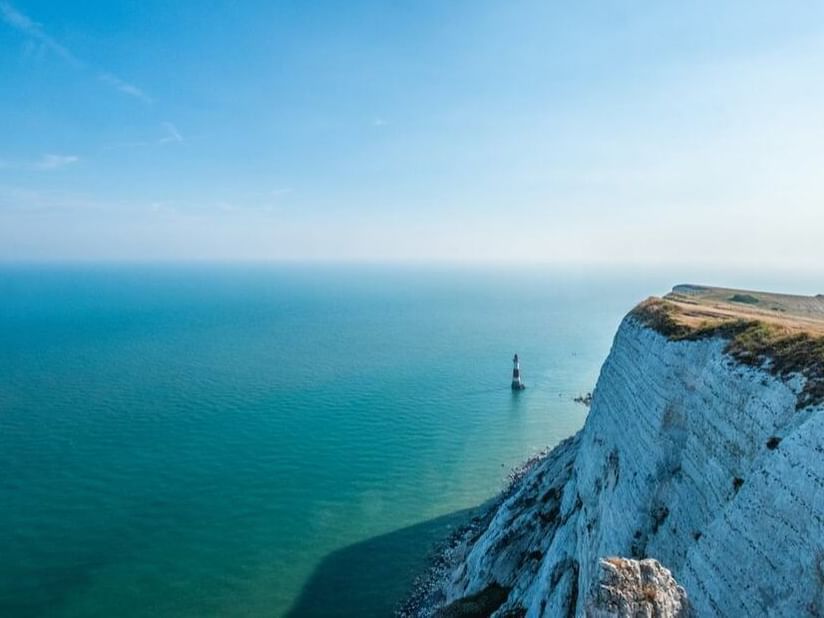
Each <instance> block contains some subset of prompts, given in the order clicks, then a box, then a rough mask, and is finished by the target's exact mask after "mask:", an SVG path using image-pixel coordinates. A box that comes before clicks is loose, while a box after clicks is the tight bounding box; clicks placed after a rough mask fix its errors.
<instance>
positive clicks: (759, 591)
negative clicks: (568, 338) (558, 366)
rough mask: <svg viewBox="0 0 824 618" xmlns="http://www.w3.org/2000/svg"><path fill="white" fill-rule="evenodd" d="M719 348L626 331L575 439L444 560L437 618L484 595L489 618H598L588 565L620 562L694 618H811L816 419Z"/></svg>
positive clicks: (821, 612) (820, 594)
mask: <svg viewBox="0 0 824 618" xmlns="http://www.w3.org/2000/svg"><path fill="white" fill-rule="evenodd" d="M727 343H728V342H727V341H726V340H725V338H724V337H723V336H720V335H717V336H710V337H703V338H698V339H696V340H673V339H672V338H668V337H667V336H666V335H664V334H660V333H659V332H658V331H657V330H656V329H654V328H652V327H650V326H649V325H647V324H646V323H645V322H644V321H643V320H642V319H639V318H638V317H637V316H636V315H633V314H630V315H629V316H627V318H625V319H624V321H623V323H622V324H621V326H620V329H619V330H618V333H617V335H616V337H615V340H614V343H613V346H612V350H611V352H610V354H609V356H608V358H607V359H606V361H605V363H604V365H603V368H602V370H601V375H600V377H599V379H598V383H597V386H596V389H595V391H594V394H593V399H592V407H591V410H590V413H589V416H588V418H587V420H586V424H585V426H584V428H583V429H582V430H581V431H580V432H579V433H578V434H577V435H575V436H573V437H572V438H569V439H568V440H566V441H564V442H562V443H561V444H559V445H558V446H557V447H556V448H555V449H554V450H552V451H551V452H550V453H549V454H548V455H547V456H546V457H545V458H543V459H542V460H541V461H540V462H539V463H538V464H537V465H535V466H533V467H532V468H531V469H530V470H529V472H528V473H527V474H526V475H525V476H524V478H523V479H521V480H520V481H519V482H518V484H517V485H516V487H515V488H514V490H513V491H512V492H511V493H510V494H508V497H507V498H506V499H505V500H504V501H503V502H502V503H501V504H500V505H499V506H498V507H497V509H496V511H495V512H494V514H493V515H492V516H491V519H490V520H489V522H488V525H486V524H484V526H483V527H482V528H481V529H480V530H477V531H476V532H474V533H470V534H467V535H466V537H465V538H464V539H463V540H462V541H461V542H460V543H459V544H458V545H457V546H456V547H454V548H453V550H452V551H451V552H450V554H449V556H448V560H447V563H448V567H447V568H446V572H445V575H444V576H443V578H442V580H441V581H440V583H438V584H437V586H436V587H437V591H436V593H435V594H434V595H433V597H432V598H435V599H436V601H435V602H436V605H437V606H439V607H440V608H441V609H440V610H439V611H440V613H441V615H470V614H468V613H464V614H462V613H461V612H460V611H458V609H459V605H460V603H461V599H467V598H470V599H472V598H476V597H478V596H479V595H480V596H482V595H483V594H484V591H486V590H489V589H490V587H494V589H495V590H496V591H499V590H501V589H503V590H504V591H505V592H504V593H503V594H500V595H499V598H498V601H496V602H495V603H494V607H491V608H489V610H488V611H489V612H492V611H494V614H493V615H494V616H530V617H533V616H534V617H538V616H546V617H553V618H554V617H560V616H564V617H566V616H586V615H592V616H595V615H598V616H606V615H611V614H609V612H608V611H605V610H603V607H601V608H600V609H597V612H601V613H597V612H596V610H595V609H593V608H594V607H595V605H594V603H595V601H596V600H597V599H598V598H599V594H600V593H603V592H604V590H603V586H604V584H603V581H601V580H602V577H603V573H602V570H603V568H604V566H603V565H602V564H601V559H602V558H605V557H610V556H622V557H626V558H634V559H646V558H652V559H655V560H657V561H658V562H660V564H661V565H663V566H664V567H666V569H669V571H671V573H672V576H673V577H674V579H675V581H677V584H678V585H680V587H681V588H682V589H683V590H682V592H683V591H686V597H687V599H688V602H689V606H690V607H691V611H692V612H693V615H696V616H700V617H704V616H730V617H733V616H734V617H741V616H824V407H822V404H821V403H820V402H813V403H812V404H810V403H809V402H806V403H804V404H803V405H802V404H799V403H798V402H799V401H803V400H802V399H799V397H800V395H801V394H802V391H803V389H804V385H805V381H806V378H805V377H804V376H803V375H801V374H789V375H787V374H785V375H781V374H776V373H775V372H772V371H769V370H768V367H761V366H758V365H757V364H756V365H752V364H750V365H747V364H743V363H741V362H739V361H737V360H735V359H734V358H733V357H732V356H730V355H729V354H728V353H726V351H725V350H726V346H727ZM667 575H668V574H667ZM679 594H680V593H679ZM673 595H674V596H672V598H673V599H675V600H678V601H679V603H680V601H681V600H682V599H680V597H678V594H675V593H673ZM502 600H503V602H501V601H502ZM450 604H451V608H452V609H451V610H450V609H449V608H450ZM679 607H680V606H679ZM444 608H447V609H446V611H445V610H444ZM588 608H589V609H588ZM430 611H431V608H430ZM678 611H681V610H678ZM480 613H481V614H482V613H483V611H481V612H480ZM615 615H619V614H618V613H616V614H615ZM621 615H623V614H621ZM627 615H634V614H627ZM639 615H645V614H639ZM649 615H679V616H680V615H687V614H686V613H677V612H672V613H670V614H655V613H650V614H649Z"/></svg>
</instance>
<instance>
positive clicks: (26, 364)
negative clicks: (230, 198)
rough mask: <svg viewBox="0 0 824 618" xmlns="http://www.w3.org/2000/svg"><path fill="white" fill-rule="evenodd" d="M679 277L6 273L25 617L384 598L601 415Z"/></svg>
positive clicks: (297, 270)
mask: <svg viewBox="0 0 824 618" xmlns="http://www.w3.org/2000/svg"><path fill="white" fill-rule="evenodd" d="M659 291H665V290H661V289H657V288H655V289H651V288H650V283H649V282H648V281H634V282H628V281H627V280H616V279H614V278H606V277H604V278H603V279H597V278H594V277H592V276H587V277H581V276H580V275H574V274H568V275H565V274H559V273H550V272H544V271H538V270H526V271H514V270H512V271H506V270H497V271H483V270H469V269H465V270H454V269H453V270H449V269H442V270H436V269H411V268H410V269H401V268H395V269H392V268H388V267H372V268H369V267H359V268H355V267H352V268H331V267H328V268H327V267H315V268H309V267H290V268H285V267H280V268H275V267H218V266H212V267H206V266H203V267H161V266H156V267H125V266H121V267H94V266H88V267H71V268H69V267H66V268H49V267H33V266H32V267H22V266H21V267H4V269H3V270H2V271H0V295H2V306H0V344H1V345H0V615H2V616H61V617H62V616H101V617H102V616H105V617H110V616H124V617H129V616H217V615H221V616H279V615H285V614H286V613H287V612H289V610H290V608H291V609H292V615H296V616H297V615H362V616H369V615H385V614H386V612H387V611H388V608H391V607H392V606H393V605H394V603H395V602H396V601H397V600H398V598H399V597H400V596H402V595H403V592H404V590H405V589H406V587H407V586H408V583H409V578H410V576H411V575H412V574H414V572H415V571H416V570H417V569H419V568H420V567H421V565H422V564H423V562H422V561H423V559H424V557H425V553H426V551H425V550H426V548H427V547H428V546H429V545H430V544H431V542H432V541H433V540H435V539H437V538H439V537H441V536H442V535H443V534H444V533H445V532H446V531H447V530H448V529H449V528H450V527H451V526H454V525H456V522H458V521H460V520H461V518H462V517H463V514H462V513H461V511H462V510H463V509H467V508H470V507H474V506H476V505H478V504H480V503H481V502H483V501H484V500H486V499H488V498H490V497H491V496H492V495H494V493H495V492H496V491H497V490H499V489H500V488H501V487H502V485H503V484H504V482H505V478H506V474H507V472H508V470H509V469H510V468H511V467H512V466H514V465H516V464H518V463H519V462H520V461H522V460H523V459H524V458H526V457H527V456H529V455H530V454H532V453H534V452H535V451H537V450H540V449H542V448H543V447H544V446H546V445H548V444H553V443H555V442H557V441H558V440H560V439H562V438H563V437H565V436H567V435H569V434H571V433H573V432H574V431H575V430H576V429H578V428H579V427H580V426H581V424H582V423H583V420H584V416H585V412H586V410H585V408H583V407H581V406H580V405H578V404H575V403H573V402H572V397H573V396H574V395H576V394H579V393H583V392H586V391H588V390H590V389H591V388H592V386H593V384H594V382H595V379H596V377H597V371H598V369H599V367H600V364H601V361H602V360H603V358H604V356H605V355H606V353H607V351H608V349H609V345H610V342H611V338H612V335H613V333H614V330H615V328H616V326H617V324H618V322H619V320H620V319H621V317H622V316H623V314H624V313H625V312H626V310H627V309H628V308H629V307H630V306H632V304H633V303H634V302H635V301H637V300H638V299H639V298H641V297H643V296H646V295H648V294H649V293H651V292H659ZM514 352H518V353H519V354H520V356H521V359H522V371H523V375H524V379H525V381H526V382H527V383H528V385H529V388H528V389H527V390H526V391H524V392H522V393H518V394H513V393H512V392H511V391H510V390H509V379H510V370H511V366H510V359H511V357H512V354H513V353H514ZM356 608H357V609H356ZM355 611H357V612H358V613H357V614H355V613H353V612H355Z"/></svg>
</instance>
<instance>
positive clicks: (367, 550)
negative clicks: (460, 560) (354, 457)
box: [286, 508, 479, 618]
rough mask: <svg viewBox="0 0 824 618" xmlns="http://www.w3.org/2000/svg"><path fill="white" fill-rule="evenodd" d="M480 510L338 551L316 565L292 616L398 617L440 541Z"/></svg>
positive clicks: (428, 522)
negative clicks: (396, 615)
mask: <svg viewBox="0 0 824 618" xmlns="http://www.w3.org/2000/svg"><path fill="white" fill-rule="evenodd" d="M478 512H479V509H477V508H474V509H464V510H461V511H455V512H454V513H450V514H449V515H444V516H442V517H438V518H436V519H431V520H429V521H425V522H422V523H420V524H415V525H414V526H409V527H407V528H401V529H400V530H396V531H394V532H390V533H388V534H384V535H381V536H377V537H374V538H372V539H367V540H366V541H361V542H360V543H355V544H354V545H350V546H348V547H344V548H343V549H339V550H336V551H334V552H332V553H331V554H329V555H328V556H326V558H324V559H323V561H322V562H321V563H320V565H319V566H318V567H317V569H315V572H314V573H313V574H312V576H311V577H310V578H309V581H308V582H307V583H306V585H305V586H304V587H303V590H302V591H301V593H300V596H299V597H298V599H297V601H295V604H294V605H293V606H292V608H291V609H290V610H289V612H288V613H287V614H286V615H287V617H288V618H304V617H310V618H311V617H315V616H339V617H343V616H347V617H348V616H359V617H364V618H371V617H375V618H378V617H384V616H392V615H393V612H394V610H395V608H396V607H397V605H398V603H399V602H401V601H403V600H404V598H405V597H406V596H407V595H408V594H409V592H410V591H411V584H412V581H413V580H414V578H415V577H416V576H417V575H420V574H422V573H423V572H424V571H425V569H426V567H427V565H428V559H429V558H430V557H431V555H432V551H433V550H434V548H435V547H436V546H437V544H438V543H439V542H440V541H442V540H444V539H445V538H446V537H448V536H449V534H450V533H451V532H452V531H453V530H455V529H456V528H457V527H459V526H461V525H463V524H465V523H466V522H468V521H469V519H471V517H472V516H473V515H476V514H478Z"/></svg>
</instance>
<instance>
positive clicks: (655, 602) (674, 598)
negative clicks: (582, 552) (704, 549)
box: [585, 558, 690, 618]
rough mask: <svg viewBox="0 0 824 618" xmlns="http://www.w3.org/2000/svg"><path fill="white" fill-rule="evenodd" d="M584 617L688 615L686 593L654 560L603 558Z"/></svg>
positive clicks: (686, 617)
mask: <svg viewBox="0 0 824 618" xmlns="http://www.w3.org/2000/svg"><path fill="white" fill-rule="evenodd" d="M599 567H600V569H601V571H600V577H599V579H598V580H597V581H596V584H595V587H594V589H593V590H592V591H591V593H590V596H589V599H588V601H587V604H586V608H585V613H586V616H587V618H689V616H690V611H689V605H688V603H687V594H686V592H684V589H683V588H682V587H681V586H679V585H678V583H677V582H676V581H675V580H674V579H673V577H672V574H671V573H670V572H669V571H668V570H667V569H665V568H664V567H662V566H661V563H659V562H658V561H657V560H627V559H625V558H606V559H604V560H601V561H600V563H599Z"/></svg>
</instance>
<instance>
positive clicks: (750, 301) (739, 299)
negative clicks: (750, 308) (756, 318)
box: [730, 294, 761, 305]
mask: <svg viewBox="0 0 824 618" xmlns="http://www.w3.org/2000/svg"><path fill="white" fill-rule="evenodd" d="M730 302H733V303H746V304H747V305H757V304H758V303H760V302H761V301H760V300H758V299H757V298H756V297H755V296H751V295H750V294H733V295H732V296H730Z"/></svg>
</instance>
